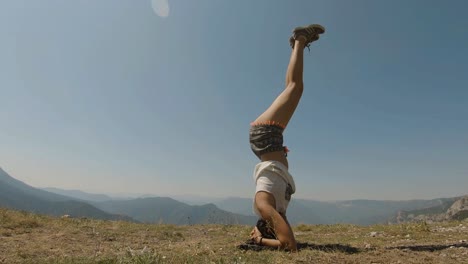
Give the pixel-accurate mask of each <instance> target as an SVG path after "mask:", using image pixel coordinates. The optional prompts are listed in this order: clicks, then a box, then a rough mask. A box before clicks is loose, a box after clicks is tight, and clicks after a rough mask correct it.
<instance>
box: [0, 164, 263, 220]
mask: <svg viewBox="0 0 468 264" xmlns="http://www.w3.org/2000/svg"><path fill="white" fill-rule="evenodd" d="M46 190H48V191H46ZM109 198H110V197H109V196H106V195H101V194H90V193H86V192H82V191H78V190H61V189H57V188H46V189H45V190H44V189H42V190H41V189H38V188H34V187H32V186H29V185H27V184H25V183H23V182H21V181H19V180H16V179H14V178H13V177H11V176H10V175H8V173H6V172H5V171H4V170H2V169H1V168H0V207H6V208H10V209H17V210H24V211H29V212H35V213H40V214H47V215H54V216H62V215H70V216H71V217H88V218H96V219H105V220H124V221H141V222H147V223H165V224H253V223H255V220H256V217H253V216H245V215H238V214H235V213H231V212H227V211H224V210H221V209H219V208H217V207H216V206H215V205H213V204H206V205H202V206H191V205H188V204H185V203H181V202H178V201H176V200H173V199H171V198H166V197H152V198H144V199H131V200H109Z"/></svg>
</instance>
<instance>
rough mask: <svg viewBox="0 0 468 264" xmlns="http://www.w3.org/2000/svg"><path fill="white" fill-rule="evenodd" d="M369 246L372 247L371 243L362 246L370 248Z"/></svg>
mask: <svg viewBox="0 0 468 264" xmlns="http://www.w3.org/2000/svg"><path fill="white" fill-rule="evenodd" d="M371 247H372V246H371V244H366V245H365V246H364V248H371Z"/></svg>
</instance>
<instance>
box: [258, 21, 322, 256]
mask: <svg viewBox="0 0 468 264" xmlns="http://www.w3.org/2000/svg"><path fill="white" fill-rule="evenodd" d="M324 32H325V29H324V28H323V27H322V26H320V25H316V24H313V25H309V26H306V27H297V28H295V29H294V30H293V35H292V36H291V38H290V39H289V42H290V45H291V47H292V53H291V59H290V61H289V66H288V70H287V73H286V88H285V89H284V90H283V92H282V93H281V94H280V95H279V96H278V97H277V98H276V99H275V100H274V101H273V103H272V104H271V106H270V107H269V108H268V109H267V110H266V111H265V112H263V113H262V114H261V115H260V116H259V117H257V119H255V121H253V122H252V123H251V127H250V133H249V134H250V146H251V148H252V151H253V152H254V153H255V155H257V157H258V158H259V159H260V160H261V162H260V163H258V164H257V165H256V166H255V169H254V179H255V184H256V190H255V197H254V202H253V208H254V211H255V213H256V214H257V215H258V216H259V217H260V218H261V219H260V220H259V221H258V222H257V226H256V227H255V228H254V229H253V230H252V232H251V234H250V236H251V239H252V241H253V242H254V243H256V244H259V245H264V246H270V247H278V248H283V249H287V250H292V251H296V250H297V244H296V240H295V238H294V234H293V231H292V229H291V226H290V224H289V222H288V220H287V218H286V209H287V206H288V204H289V201H290V200H291V195H292V194H293V193H295V191H296V186H295V184H294V179H293V177H292V176H291V174H289V172H288V160H287V158H286V157H287V152H288V149H287V148H286V146H283V131H284V129H285V128H286V126H287V125H288V123H289V120H290V119H291V117H292V115H293V114H294V111H295V110H296V107H297V105H298V103H299V100H300V98H301V95H302V91H303V88H304V84H303V80H302V72H303V64H304V63H303V55H304V48H305V47H309V45H310V43H312V42H314V41H316V40H318V39H319V34H323V33H324Z"/></svg>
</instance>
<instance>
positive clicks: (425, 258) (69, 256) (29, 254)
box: [0, 209, 468, 264]
mask: <svg viewBox="0 0 468 264" xmlns="http://www.w3.org/2000/svg"><path fill="white" fill-rule="evenodd" d="M251 228H252V227H249V226H223V225H194V226H174V225H158V224H153V225H149V224H134V223H127V222H115V221H99V220H91V219H72V218H67V219H60V218H52V217H48V216H40V215H34V214H29V213H24V212H17V211H11V210H6V209H0V263H281V264H284V263H468V248H467V247H466V243H465V245H460V246H458V247H453V248H450V247H448V248H447V246H446V245H450V244H456V243H458V244H459V243H464V242H463V241H464V240H466V239H468V222H447V223H435V224H426V223H415V224H404V225H375V226H369V227H361V226H355V225H299V226H296V227H295V228H294V229H295V234H296V238H297V240H298V241H299V242H308V243H310V244H311V246H310V249H303V250H301V251H300V252H299V253H288V252H282V251H278V250H263V251H259V252H257V251H252V250H247V251H244V250H240V249H238V248H237V246H238V245H239V244H241V243H242V242H243V241H245V240H246V239H247V238H248V235H249V232H250V230H251ZM460 241H461V242H460ZM331 244H339V245H341V246H343V247H344V248H353V249H356V251H357V253H346V252H345V251H343V250H341V249H340V248H339V247H329V246H328V245H331ZM415 245H432V247H420V248H414V247H413V248H412V246H415ZM437 246H438V247H437Z"/></svg>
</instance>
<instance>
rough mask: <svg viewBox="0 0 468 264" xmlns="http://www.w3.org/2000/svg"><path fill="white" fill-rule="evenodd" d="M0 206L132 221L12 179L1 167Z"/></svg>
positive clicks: (54, 213)
mask: <svg viewBox="0 0 468 264" xmlns="http://www.w3.org/2000/svg"><path fill="white" fill-rule="evenodd" d="M0 206H1V207H6V208H11V209H17V210H24V211H29V212H35V213H40V214H48V215H54V216H61V215H71V216H72V217H89V218H97V219H103V220H126V221H133V219H131V218H130V217H128V216H121V215H114V214H109V213H107V212H104V211H102V210H100V209H98V208H96V207H94V206H92V205H90V204H88V203H85V202H82V201H79V200H76V199H73V198H71V197H67V196H63V195H59V194H55V193H51V192H47V191H44V190H40V189H37V188H34V187H31V186H29V185H27V184H25V183H23V182H21V181H19V180H16V179H14V178H13V177H11V176H10V175H9V174H8V173H6V172H5V171H4V170H3V169H1V168H0Z"/></svg>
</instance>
